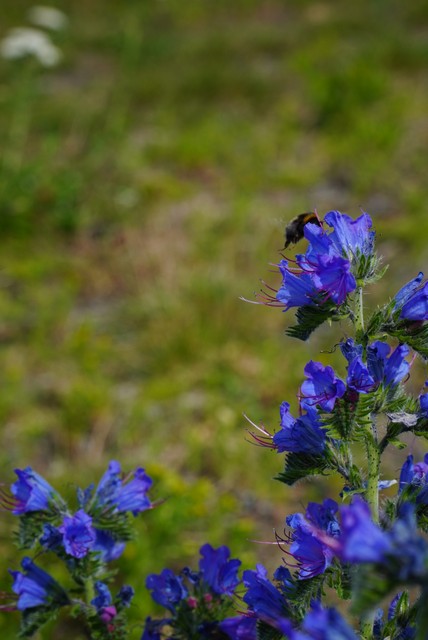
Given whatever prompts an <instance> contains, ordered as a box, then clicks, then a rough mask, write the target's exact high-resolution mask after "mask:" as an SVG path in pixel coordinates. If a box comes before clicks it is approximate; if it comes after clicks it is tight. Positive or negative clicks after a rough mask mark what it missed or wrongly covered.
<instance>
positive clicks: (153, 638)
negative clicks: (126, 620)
mask: <svg viewBox="0 0 428 640" xmlns="http://www.w3.org/2000/svg"><path fill="white" fill-rule="evenodd" d="M168 623H169V620H168V619H165V618H164V619H162V620H152V618H151V617H150V616H148V617H147V618H146V622H145V626H144V631H143V635H142V636H141V640H162V638H163V636H162V627H164V626H165V625H166V624H168Z"/></svg>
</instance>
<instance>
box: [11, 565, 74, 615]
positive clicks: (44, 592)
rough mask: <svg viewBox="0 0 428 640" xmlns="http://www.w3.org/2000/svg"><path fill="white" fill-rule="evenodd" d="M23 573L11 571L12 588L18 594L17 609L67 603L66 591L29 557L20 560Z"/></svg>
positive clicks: (24, 609) (22, 609)
mask: <svg viewBox="0 0 428 640" xmlns="http://www.w3.org/2000/svg"><path fill="white" fill-rule="evenodd" d="M21 566H22V568H23V569H24V572H25V573H22V572H21V571H12V570H11V569H9V573H10V575H11V576H12V578H13V585H12V590H13V592H14V593H16V594H17V596H18V602H17V605H16V607H17V609H19V610H20V611H26V610H27V609H33V608H34V607H45V606H52V607H53V606H56V607H61V606H64V605H66V604H69V599H68V596H67V593H66V592H65V591H64V589H63V588H62V587H61V586H60V585H59V584H58V582H57V581H56V580H54V579H53V578H52V576H50V575H49V574H48V573H46V571H43V569H40V567H38V566H37V565H36V564H34V562H33V561H32V560H31V558H28V557H25V558H23V560H22V562H21Z"/></svg>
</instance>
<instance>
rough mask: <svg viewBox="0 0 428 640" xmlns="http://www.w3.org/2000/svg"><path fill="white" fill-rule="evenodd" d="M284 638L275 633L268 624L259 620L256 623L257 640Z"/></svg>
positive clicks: (278, 632) (277, 632) (280, 634)
mask: <svg viewBox="0 0 428 640" xmlns="http://www.w3.org/2000/svg"><path fill="white" fill-rule="evenodd" d="M282 638H284V636H283V635H282V633H281V632H280V631H277V630H276V629H274V628H273V627H271V626H269V625H268V624H266V623H264V622H262V621H261V620H259V621H258V623H257V640H282Z"/></svg>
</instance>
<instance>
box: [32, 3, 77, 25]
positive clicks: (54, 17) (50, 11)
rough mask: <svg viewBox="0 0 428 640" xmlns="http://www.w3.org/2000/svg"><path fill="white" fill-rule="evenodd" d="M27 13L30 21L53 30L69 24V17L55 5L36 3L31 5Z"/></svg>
mask: <svg viewBox="0 0 428 640" xmlns="http://www.w3.org/2000/svg"><path fill="white" fill-rule="evenodd" d="M27 15H28V19H29V21H30V22H32V23H33V24H35V25H37V26H38V27H44V28H45V29H52V30H53V31H60V30H61V29H65V27H66V26H67V24H68V18H67V16H66V15H65V13H63V12H62V11H60V10H59V9H55V8H54V7H45V6H42V5H36V6H35V7H31V9H30V10H29V11H28V14H27Z"/></svg>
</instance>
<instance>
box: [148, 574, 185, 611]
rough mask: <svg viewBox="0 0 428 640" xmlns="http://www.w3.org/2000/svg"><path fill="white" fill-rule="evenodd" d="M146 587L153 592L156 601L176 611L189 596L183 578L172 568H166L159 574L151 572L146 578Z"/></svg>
mask: <svg viewBox="0 0 428 640" xmlns="http://www.w3.org/2000/svg"><path fill="white" fill-rule="evenodd" d="M146 587H147V589H150V590H151V592H152V598H153V600H154V601H155V602H157V603H158V604H160V605H162V606H163V607H165V609H169V610H170V611H171V612H172V613H174V612H175V610H176V607H177V605H178V604H179V603H180V602H181V601H182V600H184V598H186V597H187V596H188V591H187V589H186V587H185V586H184V585H183V583H182V581H181V578H179V577H178V576H176V575H175V574H174V573H173V572H172V571H171V569H164V570H163V571H162V572H161V573H160V574H159V575H157V574H154V573H152V574H150V575H149V576H147V578H146Z"/></svg>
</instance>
